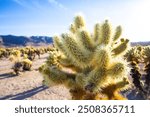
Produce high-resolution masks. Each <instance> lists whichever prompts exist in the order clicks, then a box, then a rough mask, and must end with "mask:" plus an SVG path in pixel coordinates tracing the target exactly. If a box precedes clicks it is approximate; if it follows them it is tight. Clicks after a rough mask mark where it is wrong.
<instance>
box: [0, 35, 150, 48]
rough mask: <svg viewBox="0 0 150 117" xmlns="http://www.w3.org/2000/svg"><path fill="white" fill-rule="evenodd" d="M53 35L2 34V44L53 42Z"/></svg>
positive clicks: (33, 44)
mask: <svg viewBox="0 0 150 117" xmlns="http://www.w3.org/2000/svg"><path fill="white" fill-rule="evenodd" d="M52 42H53V41H52V37H48V36H31V37H26V36H14V35H0V45H1V46H6V47H15V46H28V45H32V46H41V45H48V44H51V43H52ZM131 45H132V46H136V45H143V46H146V45H150V41H148V42H131Z"/></svg>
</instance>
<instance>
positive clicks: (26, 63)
mask: <svg viewBox="0 0 150 117" xmlns="http://www.w3.org/2000/svg"><path fill="white" fill-rule="evenodd" d="M22 65H23V68H22V69H23V70H25V71H29V70H31V67H32V61H31V60H29V59H23V60H22Z"/></svg>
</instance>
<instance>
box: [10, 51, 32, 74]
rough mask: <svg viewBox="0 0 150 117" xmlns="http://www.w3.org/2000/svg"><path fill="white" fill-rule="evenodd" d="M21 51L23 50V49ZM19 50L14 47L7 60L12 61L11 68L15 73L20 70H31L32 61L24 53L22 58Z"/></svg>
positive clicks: (18, 72)
mask: <svg viewBox="0 0 150 117" xmlns="http://www.w3.org/2000/svg"><path fill="white" fill-rule="evenodd" d="M21 52H23V49H22V51H21ZM21 52H20V50H18V49H14V50H12V52H11V55H10V57H9V60H10V61H12V62H14V65H13V67H12V69H13V70H14V72H15V74H16V75H19V74H20V72H21V71H22V70H25V71H26V70H31V67H32V61H30V60H29V59H28V58H27V57H28V56H27V55H26V54H24V58H22V57H21Z"/></svg>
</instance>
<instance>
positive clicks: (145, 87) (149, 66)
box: [124, 46, 150, 99]
mask: <svg viewBox="0 0 150 117" xmlns="http://www.w3.org/2000/svg"><path fill="white" fill-rule="evenodd" d="M124 57H125V59H126V60H127V61H128V62H129V63H130V66H131V74H130V75H131V76H132V78H133V84H134V86H135V88H136V90H137V93H139V94H140V95H141V96H142V98H143V99H148V98H149V96H150V47H149V46H146V47H142V46H135V47H132V48H131V49H130V50H129V51H128V52H127V53H126V54H125V56H124ZM142 64H143V65H144V67H143V66H142ZM140 68H141V69H143V70H144V72H145V73H146V75H144V74H145V73H142V72H141V69H140Z"/></svg>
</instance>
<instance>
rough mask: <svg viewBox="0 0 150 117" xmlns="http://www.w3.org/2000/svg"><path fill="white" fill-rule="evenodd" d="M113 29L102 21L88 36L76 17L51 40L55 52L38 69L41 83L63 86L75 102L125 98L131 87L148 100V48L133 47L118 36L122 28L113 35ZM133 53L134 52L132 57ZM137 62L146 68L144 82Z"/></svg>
mask: <svg viewBox="0 0 150 117" xmlns="http://www.w3.org/2000/svg"><path fill="white" fill-rule="evenodd" d="M112 30H113V29H112V27H111V24H110V23H109V21H108V20H105V21H104V22H103V23H102V24H99V23H97V24H96V25H95V26H94V32H92V33H90V32H89V31H88V30H87V28H86V23H85V21H84V19H83V17H82V16H76V17H75V18H74V22H73V23H72V24H71V26H70V32H69V33H63V34H61V35H60V36H55V37H53V39H54V47H55V50H54V51H53V52H50V55H49V58H48V59H47V61H46V63H45V64H43V65H42V66H41V67H40V68H39V71H40V72H41V73H42V74H43V77H44V81H43V83H44V84H46V85H47V86H52V85H60V84H63V85H64V86H65V87H67V88H68V89H69V92H70V95H71V97H72V99H77V100H80V99H90V100H91V99H98V100H99V99H100V100H101V99H102V100H103V99H104V100H105V99H106V100H122V99H127V98H126V97H124V96H123V95H122V94H121V92H123V91H125V90H126V91H127V90H132V86H133V85H134V87H135V88H136V89H137V90H136V91H137V92H139V93H141V95H142V96H144V99H148V97H149V91H148V89H149V78H148V77H149V67H148V66H149V62H148V61H149V58H148V57H149V56H148V55H149V54H148V52H149V49H148V48H149V47H138V46H137V47H133V48H132V47H130V45H129V40H128V39H124V38H122V37H121V33H122V28H121V26H117V27H116V29H115V32H114V34H113V33H112ZM132 51H134V52H135V51H136V52H135V53H134V55H132ZM142 57H143V58H142ZM134 59H135V60H134ZM139 63H143V64H144V65H145V70H144V71H146V75H145V81H143V79H142V78H141V76H142V75H141V73H140V72H139V71H138V67H137V65H138V64H139ZM129 75H130V76H131V77H132V79H133V80H130V79H129V77H130V76H129ZM132 81H133V82H132Z"/></svg>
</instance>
